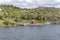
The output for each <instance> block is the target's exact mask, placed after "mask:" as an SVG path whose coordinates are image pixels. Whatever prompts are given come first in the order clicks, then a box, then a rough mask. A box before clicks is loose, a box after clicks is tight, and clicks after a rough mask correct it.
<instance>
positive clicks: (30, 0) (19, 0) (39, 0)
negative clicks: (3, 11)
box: [0, 0, 60, 8]
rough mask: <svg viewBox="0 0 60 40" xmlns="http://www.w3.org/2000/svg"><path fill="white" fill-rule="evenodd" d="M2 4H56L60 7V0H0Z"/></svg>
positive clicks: (28, 6) (29, 6)
mask: <svg viewBox="0 0 60 40" xmlns="http://www.w3.org/2000/svg"><path fill="white" fill-rule="evenodd" d="M0 4H11V5H15V6H18V7H22V8H31V7H32V8H34V7H37V6H50V7H52V6H54V7H59V8H60V0H0Z"/></svg>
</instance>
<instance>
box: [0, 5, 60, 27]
mask: <svg viewBox="0 0 60 40" xmlns="http://www.w3.org/2000/svg"><path fill="white" fill-rule="evenodd" d="M0 9H1V10H0V26H1V25H2V26H3V25H16V24H17V23H28V22H31V20H33V19H34V20H37V22H39V23H41V22H46V21H50V22H55V21H60V9H58V8H54V7H38V8H35V9H21V8H18V7H15V6H12V5H1V6H0Z"/></svg>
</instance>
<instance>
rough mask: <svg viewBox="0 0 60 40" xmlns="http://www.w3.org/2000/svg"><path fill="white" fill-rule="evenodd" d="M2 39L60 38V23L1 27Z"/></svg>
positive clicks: (51, 39)
mask: <svg viewBox="0 0 60 40" xmlns="http://www.w3.org/2000/svg"><path fill="white" fill-rule="evenodd" d="M0 40H60V24H56V25H52V24H51V25H43V26H17V27H9V28H4V27H1V28H0Z"/></svg>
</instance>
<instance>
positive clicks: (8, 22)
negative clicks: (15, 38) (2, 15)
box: [3, 19, 16, 25]
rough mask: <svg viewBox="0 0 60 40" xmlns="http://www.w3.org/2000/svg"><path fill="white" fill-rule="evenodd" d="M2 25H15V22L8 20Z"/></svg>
mask: <svg viewBox="0 0 60 40" xmlns="http://www.w3.org/2000/svg"><path fill="white" fill-rule="evenodd" d="M3 23H4V24H5V25H16V22H15V21H13V20H10V19H8V20H4V22H3Z"/></svg>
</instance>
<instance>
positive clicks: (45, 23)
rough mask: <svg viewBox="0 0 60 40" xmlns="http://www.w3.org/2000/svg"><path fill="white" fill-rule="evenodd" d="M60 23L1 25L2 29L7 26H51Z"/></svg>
mask: <svg viewBox="0 0 60 40" xmlns="http://www.w3.org/2000/svg"><path fill="white" fill-rule="evenodd" d="M58 23H60V22H58V21H57V22H45V23H37V24H31V23H18V24H16V25H0V27H6V26H8V27H12V26H13V27H14V26H26V25H27V26H38V25H39V26H40V25H50V24H58Z"/></svg>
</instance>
